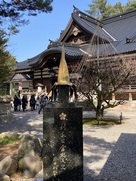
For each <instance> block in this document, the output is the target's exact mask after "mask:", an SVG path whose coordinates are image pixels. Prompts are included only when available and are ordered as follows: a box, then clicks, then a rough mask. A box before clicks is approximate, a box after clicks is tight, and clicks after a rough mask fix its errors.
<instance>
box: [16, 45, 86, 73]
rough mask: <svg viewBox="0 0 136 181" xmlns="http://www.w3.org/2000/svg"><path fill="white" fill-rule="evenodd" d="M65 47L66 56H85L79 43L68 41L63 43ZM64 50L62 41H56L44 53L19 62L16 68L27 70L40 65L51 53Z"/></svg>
mask: <svg viewBox="0 0 136 181" xmlns="http://www.w3.org/2000/svg"><path fill="white" fill-rule="evenodd" d="M63 44H64V47H65V56H66V57H70V58H72V59H73V58H78V57H81V56H83V53H82V51H80V49H79V46H77V45H69V44H67V43H63ZM61 52H62V44H61V43H56V44H55V45H54V46H50V48H48V49H46V50H45V51H43V52H42V53H40V54H38V55H37V56H35V57H33V58H31V59H28V60H25V61H23V62H19V63H18V64H17V67H16V70H26V69H31V70H32V69H33V68H35V67H36V66H37V65H39V64H40V63H41V62H42V61H43V59H44V58H45V57H46V56H48V55H50V54H52V53H53V54H55V53H60V54H61Z"/></svg>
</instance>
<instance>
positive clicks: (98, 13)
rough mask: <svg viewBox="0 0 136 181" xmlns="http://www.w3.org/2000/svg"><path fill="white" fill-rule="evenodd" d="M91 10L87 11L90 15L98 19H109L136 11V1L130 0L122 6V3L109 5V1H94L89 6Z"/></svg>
mask: <svg viewBox="0 0 136 181" xmlns="http://www.w3.org/2000/svg"><path fill="white" fill-rule="evenodd" d="M88 6H89V8H90V9H89V10H86V12H87V13H89V15H91V16H93V17H95V18H97V19H104V18H108V17H111V16H114V15H117V14H120V13H123V12H126V11H129V10H133V9H136V1H135V0H130V1H128V3H127V4H126V5H122V3H121V2H117V3H116V4H115V5H111V4H109V3H108V4H107V0H92V4H89V5H88Z"/></svg>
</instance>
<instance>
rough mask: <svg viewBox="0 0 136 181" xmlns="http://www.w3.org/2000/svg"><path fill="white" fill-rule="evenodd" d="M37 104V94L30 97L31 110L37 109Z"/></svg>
mask: <svg viewBox="0 0 136 181" xmlns="http://www.w3.org/2000/svg"><path fill="white" fill-rule="evenodd" d="M35 104H36V100H35V96H34V95H31V98H30V107H31V111H33V110H35Z"/></svg>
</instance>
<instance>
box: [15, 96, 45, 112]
mask: <svg viewBox="0 0 136 181" xmlns="http://www.w3.org/2000/svg"><path fill="white" fill-rule="evenodd" d="M28 102H30V109H31V111H33V110H36V109H39V111H38V113H39V114H40V112H41V110H42V109H43V108H44V107H45V106H46V104H47V102H48V96H47V95H46V94H43V95H42V96H37V97H35V95H31V97H30V100H29V101H28V99H27V96H25V95H23V97H22V98H21V97H20V96H18V95H15V96H14V101H13V105H14V111H21V107H22V110H23V112H24V111H25V110H26V109H27V106H28Z"/></svg>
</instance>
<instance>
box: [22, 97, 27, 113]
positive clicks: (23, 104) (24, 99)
mask: <svg viewBox="0 0 136 181" xmlns="http://www.w3.org/2000/svg"><path fill="white" fill-rule="evenodd" d="M27 103H28V101H27V98H26V96H24V95H23V98H22V109H23V112H24V111H25V110H26V106H27Z"/></svg>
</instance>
